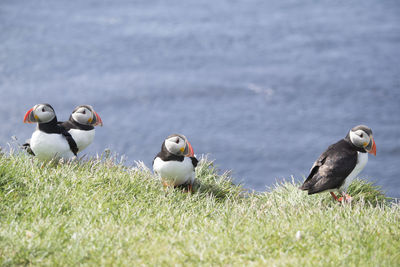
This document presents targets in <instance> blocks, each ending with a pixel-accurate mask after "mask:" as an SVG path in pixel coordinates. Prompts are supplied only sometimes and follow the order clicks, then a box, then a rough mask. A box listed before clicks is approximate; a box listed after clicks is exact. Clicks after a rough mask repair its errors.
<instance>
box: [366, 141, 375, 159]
mask: <svg viewBox="0 0 400 267" xmlns="http://www.w3.org/2000/svg"><path fill="white" fill-rule="evenodd" d="M371 139H372V148H371V150H370V151H368V153H370V154H373V155H374V156H376V144H375V140H374V138H371Z"/></svg>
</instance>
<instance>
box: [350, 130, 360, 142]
mask: <svg viewBox="0 0 400 267" xmlns="http://www.w3.org/2000/svg"><path fill="white" fill-rule="evenodd" d="M357 138H359V137H358V136H357V135H356V134H355V133H354V132H353V131H350V141H351V142H352V143H353V144H357V141H356V140H357Z"/></svg>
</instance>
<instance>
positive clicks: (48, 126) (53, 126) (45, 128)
mask: <svg viewBox="0 0 400 267" xmlns="http://www.w3.org/2000/svg"><path fill="white" fill-rule="evenodd" d="M38 128H39V130H40V131H42V132H45V133H61V129H60V127H59V126H58V124H57V117H56V116H54V118H53V119H52V120H51V121H49V122H45V123H38Z"/></svg>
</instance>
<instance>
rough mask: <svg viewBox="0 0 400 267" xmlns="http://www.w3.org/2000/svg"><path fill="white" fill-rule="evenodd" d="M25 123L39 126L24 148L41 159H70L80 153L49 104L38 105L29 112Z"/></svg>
mask: <svg viewBox="0 0 400 267" xmlns="http://www.w3.org/2000/svg"><path fill="white" fill-rule="evenodd" d="M24 123H37V124H38V125H37V128H36V130H35V131H34V132H33V134H32V137H31V139H30V141H29V143H27V144H24V146H25V147H26V149H27V150H28V152H29V153H31V154H33V155H35V156H36V157H38V158H39V159H41V160H51V159H53V158H63V159H70V158H72V157H73V156H76V153H78V147H77V145H76V143H75V141H74V139H73V138H72V136H71V135H70V134H69V133H68V132H67V131H66V130H65V129H64V128H63V127H61V126H60V125H59V124H58V122H57V117H56V113H55V111H54V109H53V107H52V106H50V105H49V104H37V105H35V106H34V107H33V108H31V109H30V110H28V111H27V112H26V114H25V117H24Z"/></svg>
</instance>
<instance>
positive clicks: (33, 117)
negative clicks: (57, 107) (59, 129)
mask: <svg viewBox="0 0 400 267" xmlns="http://www.w3.org/2000/svg"><path fill="white" fill-rule="evenodd" d="M54 119H56V112H55V111H54V109H53V107H52V106H51V105H50V104H46V103H44V104H37V105H35V106H34V107H33V108H31V109H30V110H28V111H27V112H26V114H25V117H24V123H35V122H37V123H47V122H51V121H52V120H54Z"/></svg>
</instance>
